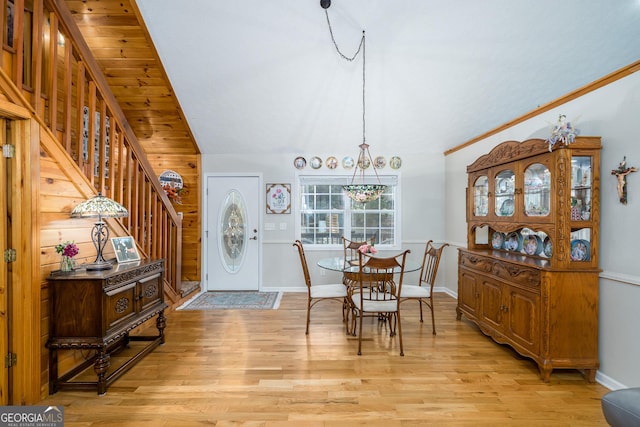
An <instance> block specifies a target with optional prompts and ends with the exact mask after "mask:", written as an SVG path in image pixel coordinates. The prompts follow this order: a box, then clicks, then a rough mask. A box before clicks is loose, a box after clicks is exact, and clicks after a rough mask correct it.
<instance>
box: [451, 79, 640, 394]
mask: <svg viewBox="0 0 640 427" xmlns="http://www.w3.org/2000/svg"><path fill="white" fill-rule="evenodd" d="M560 113H562V114H566V115H567V118H568V119H570V120H571V121H573V122H574V125H575V126H576V127H577V128H578V129H579V130H580V133H581V134H582V135H591V136H601V137H602V145H603V149H602V158H601V161H602V164H601V171H602V172H601V186H600V187H601V194H600V200H601V215H600V218H601V224H600V252H599V253H600V268H601V269H602V270H603V271H602V274H601V275H600V312H599V314H600V330H599V336H600V341H599V347H600V370H599V372H598V375H597V380H598V381H599V382H601V383H602V384H604V385H606V386H607V387H609V388H624V387H638V386H640V364H639V363H638V360H640V334H639V333H638V328H639V327H640V258H639V255H640V250H639V247H638V245H639V244H640V215H639V213H640V172H638V173H635V174H631V175H629V176H628V177H627V182H628V184H627V187H628V188H627V189H628V204H627V205H622V204H621V203H620V202H619V201H618V197H617V191H616V178H615V177H614V176H611V175H610V171H611V170H613V169H616V168H617V167H618V164H619V162H620V161H621V160H622V158H623V157H624V156H627V165H628V166H636V167H638V168H640V143H639V142H638V139H640V73H635V74H633V75H631V76H628V77H626V78H624V79H622V80H619V81H617V82H615V83H612V84H610V85H608V86H606V87H604V88H601V89H599V90H597V91H594V92H591V93H589V94H587V95H585V96H582V97H581V98H579V99H576V100H574V101H571V102H568V103H566V104H564V105H562V106H561V107H559V108H557V109H554V110H551V111H548V112H544V113H542V114H540V115H539V116H536V117H533V118H532V119H529V120H527V121H526V122H524V123H521V124H518V125H516V126H513V127H511V128H509V129H507V130H505V131H502V132H500V133H499V134H497V135H493V136H490V137H488V138H486V139H484V140H482V141H479V142H478V143H476V144H474V145H472V146H470V147H467V148H465V149H463V150H460V151H457V152H455V153H453V154H450V155H449V156H447V157H446V158H445V177H446V178H445V189H446V203H445V217H446V240H447V241H448V242H450V243H452V244H457V245H460V246H465V245H466V218H465V189H466V186H467V177H466V166H467V165H468V164H470V163H472V162H473V161H474V160H475V159H476V158H477V157H478V156H480V155H482V154H485V153H486V152H488V151H489V150H491V148H493V147H494V146H496V145H497V144H499V143H500V142H503V141H506V140H518V141H524V140H526V139H529V138H546V137H547V136H548V135H549V133H550V129H551V126H552V125H553V124H554V123H555V121H556V120H557V117H558V115H559V114H560ZM505 121H506V120H505ZM455 252H457V251H449V252H448V253H447V254H446V259H445V269H446V275H447V278H448V280H447V286H448V287H450V290H451V292H454V293H457V280H455V279H454V278H455V277H457V276H456V275H457V253H455Z"/></svg>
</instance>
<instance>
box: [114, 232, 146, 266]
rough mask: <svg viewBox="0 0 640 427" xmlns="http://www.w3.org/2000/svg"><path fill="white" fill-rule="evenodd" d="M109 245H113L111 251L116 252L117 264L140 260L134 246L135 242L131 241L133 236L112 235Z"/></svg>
mask: <svg viewBox="0 0 640 427" xmlns="http://www.w3.org/2000/svg"><path fill="white" fill-rule="evenodd" d="M111 245H113V251H114V252H115V254H116V260H117V261H118V264H123V263H127V262H136V261H140V254H139V253H138V249H137V248H136V242H134V241H133V237H131V236H126V237H112V238H111Z"/></svg>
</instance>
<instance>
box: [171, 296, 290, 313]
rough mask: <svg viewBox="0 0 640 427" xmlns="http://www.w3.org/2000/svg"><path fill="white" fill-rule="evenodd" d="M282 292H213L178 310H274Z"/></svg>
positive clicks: (196, 298) (198, 297)
mask: <svg viewBox="0 0 640 427" xmlns="http://www.w3.org/2000/svg"><path fill="white" fill-rule="evenodd" d="M281 297H282V292H255V291H215V292H205V293H203V294H200V295H198V296H197V297H195V298H194V299H193V300H191V301H188V302H187V303H186V304H185V305H184V306H182V307H180V310H229V309H235V310H276V309H277V308H278V306H279V305H280V298H281Z"/></svg>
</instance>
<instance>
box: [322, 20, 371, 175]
mask: <svg viewBox="0 0 640 427" xmlns="http://www.w3.org/2000/svg"><path fill="white" fill-rule="evenodd" d="M324 14H325V16H326V17H327V25H328V26H329V34H330V35H331V41H332V42H333V45H334V46H335V48H336V52H338V55H340V56H341V57H342V58H343V59H345V60H347V61H349V62H352V61H353V60H354V59H356V57H357V56H358V54H359V53H360V52H361V51H362V143H363V144H365V143H366V142H367V137H366V119H365V117H366V114H365V113H366V111H365V109H366V102H365V85H366V78H365V69H366V67H365V62H366V46H365V44H366V42H365V32H364V30H362V38H361V39H360V44H359V45H358V49H357V50H356V53H354V54H353V56H351V57H348V56H347V55H345V54H344V53H342V51H341V50H340V47H338V43H337V42H336V38H335V36H334V35H333V27H332V26H331V20H330V19H329V12H327V9H325V10H324ZM376 174H377V172H376Z"/></svg>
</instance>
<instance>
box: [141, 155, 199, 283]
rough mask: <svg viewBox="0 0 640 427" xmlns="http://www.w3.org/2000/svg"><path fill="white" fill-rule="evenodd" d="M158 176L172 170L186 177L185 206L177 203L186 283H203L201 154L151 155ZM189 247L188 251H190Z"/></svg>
mask: <svg viewBox="0 0 640 427" xmlns="http://www.w3.org/2000/svg"><path fill="white" fill-rule="evenodd" d="M147 157H148V160H149V163H150V164H151V167H152V168H153V170H154V172H155V173H156V176H160V174H161V173H162V172H164V171H165V170H172V171H175V172H177V173H179V174H180V175H181V176H182V180H183V182H184V190H183V192H182V194H181V196H182V204H174V205H173V207H174V208H175V210H176V212H182V215H183V217H182V247H183V248H184V250H183V251H182V280H183V281H196V282H199V281H200V280H201V276H200V271H201V265H202V261H201V247H202V233H201V228H202V227H201V216H202V215H201V213H202V200H201V196H200V188H201V186H202V183H201V176H202V173H201V164H200V156H199V155H157V154H150V155H148V156H147ZM187 248H188V250H187Z"/></svg>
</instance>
